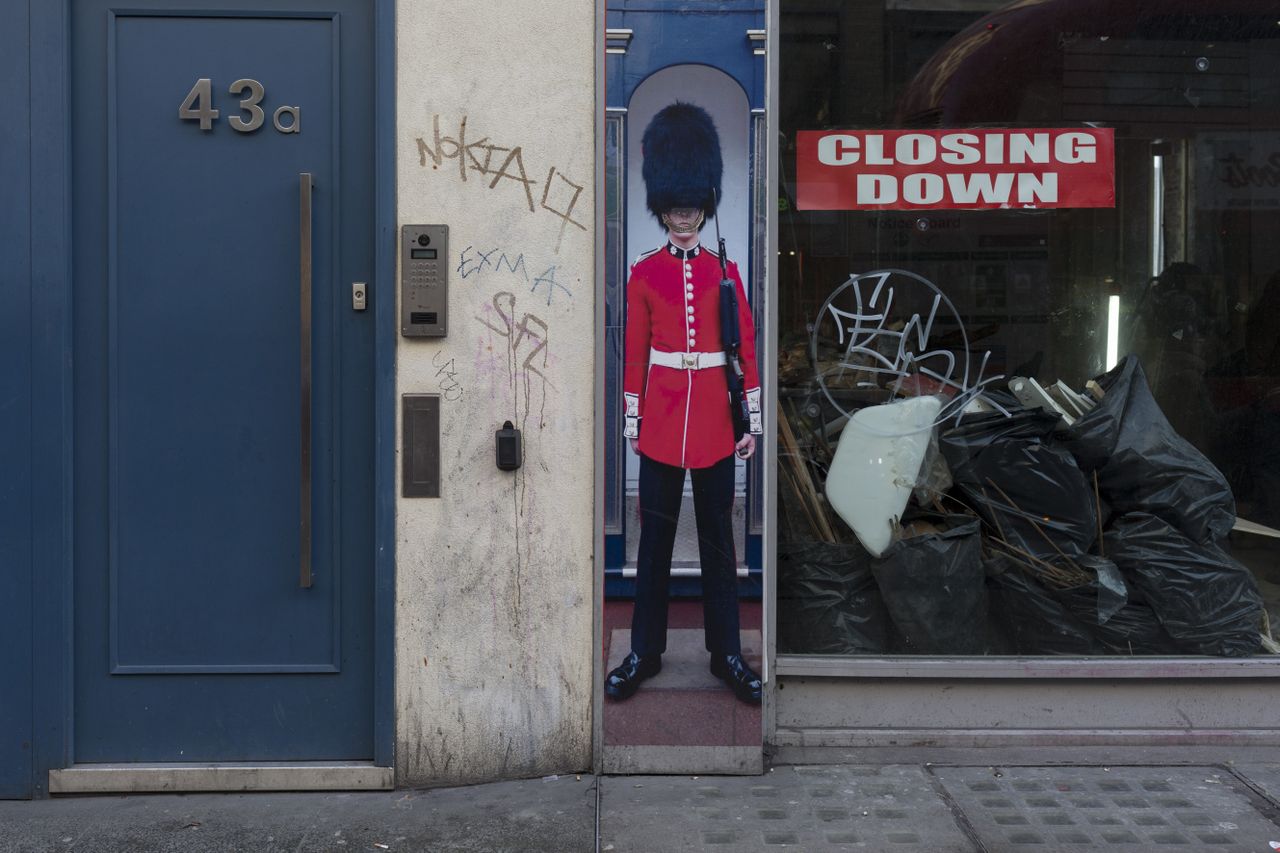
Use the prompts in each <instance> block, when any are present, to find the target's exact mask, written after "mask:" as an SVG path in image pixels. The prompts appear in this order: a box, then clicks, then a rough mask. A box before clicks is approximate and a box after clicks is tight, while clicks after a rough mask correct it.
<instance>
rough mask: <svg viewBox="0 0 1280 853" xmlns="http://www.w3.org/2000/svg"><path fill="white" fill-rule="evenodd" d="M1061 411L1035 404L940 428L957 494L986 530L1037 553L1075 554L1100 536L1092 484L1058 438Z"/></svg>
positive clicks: (1036, 554)
mask: <svg viewBox="0 0 1280 853" xmlns="http://www.w3.org/2000/svg"><path fill="white" fill-rule="evenodd" d="M1058 422H1059V418H1058V417H1057V416H1056V415H1051V414H1049V413H1048V412H1045V411H1042V410H1040V409H1016V410H1014V411H1013V412H1012V417H1005V416H1004V415H1003V414H999V413H997V414H993V415H988V416H984V417H979V418H965V420H964V421H963V422H962V423H961V424H960V425H959V426H957V427H955V428H953V429H950V430H947V431H946V432H945V433H943V435H942V438H941V441H940V445H941V448H942V454H943V456H944V457H945V458H946V460H947V465H948V466H950V468H951V478H952V480H953V481H954V483H955V488H954V489H953V491H952V494H953V495H954V494H956V493H957V492H958V493H959V494H958V497H960V498H961V499H962V500H963V501H964V502H965V503H966V504H968V506H969V507H971V508H972V509H973V510H974V511H976V512H977V513H978V515H979V516H981V517H982V520H983V521H985V522H986V523H987V532H988V534H989V535H992V536H999V537H1001V538H1003V539H1005V540H1006V541H1007V542H1009V544H1011V545H1013V546H1014V547H1016V548H1018V549H1020V550H1022V551H1025V552H1027V553H1029V554H1034V555H1035V556H1037V557H1056V556H1058V555H1059V554H1060V553H1061V554H1066V555H1068V556H1070V557H1078V556H1081V555H1084V554H1087V553H1088V552H1089V549H1090V548H1091V547H1092V546H1093V543H1094V541H1095V540H1096V539H1097V538H1098V532H1097V531H1098V518H1097V511H1098V510H1097V503H1096V502H1095V500H1094V491H1093V483H1092V481H1091V479H1090V478H1089V477H1088V476H1086V475H1085V473H1084V472H1083V471H1081V470H1080V466H1079V465H1077V464H1076V460H1075V458H1074V457H1073V456H1072V455H1071V453H1070V452H1069V451H1068V450H1066V449H1065V448H1063V447H1061V446H1060V445H1058V444H1057V443H1056V442H1055V440H1054V438H1053V432H1054V430H1055V429H1056V428H1057V426H1058Z"/></svg>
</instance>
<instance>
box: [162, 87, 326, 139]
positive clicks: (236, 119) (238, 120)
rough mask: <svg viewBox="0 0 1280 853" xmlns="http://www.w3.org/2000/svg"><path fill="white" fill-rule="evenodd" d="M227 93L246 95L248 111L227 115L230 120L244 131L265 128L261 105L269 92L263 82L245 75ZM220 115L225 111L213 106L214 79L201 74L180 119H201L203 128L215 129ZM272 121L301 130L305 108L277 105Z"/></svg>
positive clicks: (181, 108)
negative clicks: (215, 121) (263, 86)
mask: <svg viewBox="0 0 1280 853" xmlns="http://www.w3.org/2000/svg"><path fill="white" fill-rule="evenodd" d="M227 92H229V93H230V94H232V95H241V96H242V97H241V99H240V111H241V112H242V113H247V115H244V116H238V115H234V116H230V117H228V118H227V123H228V124H230V125H231V127H232V128H233V129H235V130H238V131H240V132H241V133H253V132H254V131H255V130H257V129H258V128H260V127H262V122H263V120H264V119H265V118H266V114H265V113H264V112H263V111H262V107H260V106H258V104H260V103H261V102H262V97H263V95H265V94H266V90H264V89H263V88H262V84H261V83H259V82H258V81H257V80H254V79H251V78H249V77H242V78H240V79H239V80H237V81H236V82H234V83H232V84H231V86H230V88H228V89H227ZM246 93H247V96H246ZM219 115H221V113H219V112H218V111H217V110H215V109H214V108H213V81H212V80H210V79H209V78H208V77H201V78H200V79H199V80H197V81H196V84H195V85H194V86H192V87H191V91H190V92H188V93H187V97H186V99H185V100H184V101H183V102H182V104H181V105H180V106H179V107H178V118H179V119H181V120H183V121H198V122H200V129H201V130H212V129H213V120H214V119H215V118H217V117H218V116H219ZM286 121H287V123H286ZM271 123H272V124H273V125H275V128H276V130H278V131H280V132H281V133H301V132H302V107H290V106H282V107H277V108H276V111H275V112H274V113H272V115H271Z"/></svg>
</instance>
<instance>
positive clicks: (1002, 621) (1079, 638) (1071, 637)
mask: <svg viewBox="0 0 1280 853" xmlns="http://www.w3.org/2000/svg"><path fill="white" fill-rule="evenodd" d="M986 572H987V576H988V577H987V583H988V585H989V586H990V589H991V618H992V621H993V622H994V623H996V624H997V625H999V626H1000V627H1001V628H1003V629H1004V632H1005V634H1006V635H1007V636H1008V637H1009V640H1010V642H1012V643H1013V648H1014V651H1016V652H1017V653H1018V654H1021V655H1092V654H1097V653H1098V651H1099V650H1100V647H1099V646H1098V644H1097V642H1096V641H1095V640H1094V639H1093V635H1092V634H1090V633H1089V629H1088V627H1087V626H1086V625H1085V624H1084V623H1083V622H1082V621H1081V620H1080V619H1078V618H1076V617H1075V616H1074V615H1073V614H1072V613H1071V611H1070V610H1068V609H1067V607H1066V605H1064V604H1063V603H1062V602H1061V601H1058V600H1057V599H1056V598H1054V596H1053V594H1052V593H1051V592H1050V591H1049V589H1048V588H1047V587H1045V586H1044V585H1042V584H1041V583H1040V582H1039V581H1037V580H1036V579H1035V578H1033V577H1031V575H1029V574H1028V573H1027V572H1025V571H1023V570H1022V569H1020V568H1018V567H1017V566H1015V565H1014V564H1013V562H1012V561H1011V560H1009V559H1008V558H1007V557H1005V556H1003V555H1001V554H995V553H993V554H991V555H990V556H989V557H988V558H987V561H986Z"/></svg>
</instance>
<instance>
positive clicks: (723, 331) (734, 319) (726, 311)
mask: <svg viewBox="0 0 1280 853" xmlns="http://www.w3.org/2000/svg"><path fill="white" fill-rule="evenodd" d="M711 192H712V197H713V198H714V196H715V190H712V191H711ZM715 201H716V243H717V244H718V245H719V248H720V342H721V344H722V345H723V346H724V355H725V379H726V380H727V381H728V383H729V414H730V417H731V419H732V420H733V441H734V444H737V443H738V442H739V441H741V440H742V437H743V436H744V435H746V433H747V430H748V429H750V424H751V416H750V414H749V412H748V409H747V396H746V393H745V392H744V390H743V387H742V385H743V375H742V362H741V360H740V359H739V357H738V349H739V347H740V346H741V344H742V340H741V330H740V329H739V328H738V290H737V288H736V287H735V286H734V283H733V279H731V278H729V267H728V266H727V258H726V254H725V248H724V238H723V237H721V236H720V200H719V199H718V198H717V199H715Z"/></svg>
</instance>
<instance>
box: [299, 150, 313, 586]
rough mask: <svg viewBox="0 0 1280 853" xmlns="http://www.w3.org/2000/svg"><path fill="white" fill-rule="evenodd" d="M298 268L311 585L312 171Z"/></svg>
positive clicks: (302, 491)
mask: <svg viewBox="0 0 1280 853" xmlns="http://www.w3.org/2000/svg"><path fill="white" fill-rule="evenodd" d="M298 235H299V241H298V270H299V288H300V294H299V297H300V298H299V300H298V301H299V305H300V311H301V317H300V320H301V324H300V326H299V328H300V330H301V335H300V338H301V341H302V352H301V356H302V358H301V362H302V394H301V398H302V407H301V411H300V412H299V414H300V415H301V418H300V421H301V436H300V438H301V442H300V444H301V447H302V459H301V462H302V467H301V472H302V476H301V478H300V480H301V482H300V485H299V495H298V499H299V502H300V503H299V509H300V510H301V515H300V517H301V523H300V525H299V530H298V537H299V538H298V544H299V546H300V547H299V553H300V560H299V569H298V585H299V586H301V587H302V588H303V589H309V588H310V587H311V173H310V172H301V173H299V174H298Z"/></svg>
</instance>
